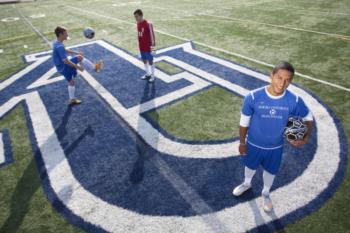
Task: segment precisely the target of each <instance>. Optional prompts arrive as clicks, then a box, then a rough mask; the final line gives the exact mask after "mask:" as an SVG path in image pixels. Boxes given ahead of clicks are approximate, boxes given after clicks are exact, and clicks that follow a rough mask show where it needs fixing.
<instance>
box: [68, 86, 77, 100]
mask: <svg viewBox="0 0 350 233" xmlns="http://www.w3.org/2000/svg"><path fill="white" fill-rule="evenodd" d="M74 93H75V86H68V94H69V99H70V100H72V99H74V98H75V96H74Z"/></svg>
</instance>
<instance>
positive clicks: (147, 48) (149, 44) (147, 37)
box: [134, 9, 156, 82]
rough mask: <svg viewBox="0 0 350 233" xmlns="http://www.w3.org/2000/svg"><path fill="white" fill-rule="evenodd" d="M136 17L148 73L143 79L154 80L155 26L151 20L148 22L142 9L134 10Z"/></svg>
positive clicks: (140, 45)
mask: <svg viewBox="0 0 350 233" xmlns="http://www.w3.org/2000/svg"><path fill="white" fill-rule="evenodd" d="M134 17H135V20H136V22H137V32H138V39H139V48H140V53H141V59H142V60H143V63H144V64H145V71H146V74H145V75H144V76H142V77H141V79H144V80H148V81H149V82H154V80H155V77H154V64H153V55H152V48H153V47H154V46H155V44H156V43H155V37H154V32H153V26H152V24H151V23H150V22H147V20H145V19H144V18H143V13H142V10H140V9H137V10H136V11H134Z"/></svg>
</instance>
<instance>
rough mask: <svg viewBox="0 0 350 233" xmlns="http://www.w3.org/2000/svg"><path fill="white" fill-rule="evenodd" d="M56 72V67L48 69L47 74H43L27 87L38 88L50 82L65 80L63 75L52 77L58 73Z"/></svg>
mask: <svg viewBox="0 0 350 233" xmlns="http://www.w3.org/2000/svg"><path fill="white" fill-rule="evenodd" d="M56 72H57V70H56V67H53V68H51V69H50V70H49V71H47V72H46V73H45V74H43V76H41V77H40V78H38V79H37V80H36V81H35V82H33V83H32V84H30V85H29V86H28V87H27V89H33V88H37V87H40V86H44V85H48V84H51V83H55V82H59V81H62V80H64V77H63V76H58V77H55V78H51V77H52V76H53V75H54V74H56ZM50 78H51V79H50Z"/></svg>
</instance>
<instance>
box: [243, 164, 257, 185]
mask: <svg viewBox="0 0 350 233" xmlns="http://www.w3.org/2000/svg"><path fill="white" fill-rule="evenodd" d="M254 174H255V170H252V169H250V168H248V167H244V184H245V185H250V184H251V182H252V179H253V176H254Z"/></svg>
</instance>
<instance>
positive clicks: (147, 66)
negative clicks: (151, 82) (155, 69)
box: [145, 63, 151, 75]
mask: <svg viewBox="0 0 350 233" xmlns="http://www.w3.org/2000/svg"><path fill="white" fill-rule="evenodd" d="M145 72H146V75H151V71H150V67H149V64H148V63H145Z"/></svg>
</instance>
